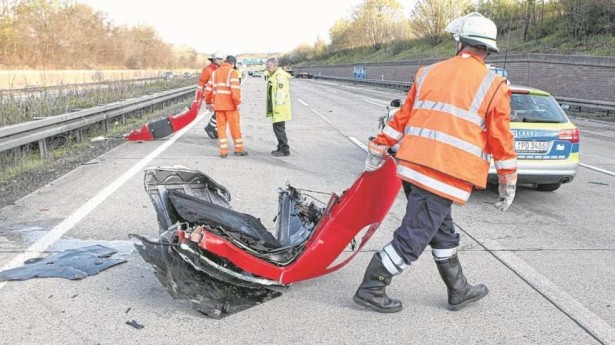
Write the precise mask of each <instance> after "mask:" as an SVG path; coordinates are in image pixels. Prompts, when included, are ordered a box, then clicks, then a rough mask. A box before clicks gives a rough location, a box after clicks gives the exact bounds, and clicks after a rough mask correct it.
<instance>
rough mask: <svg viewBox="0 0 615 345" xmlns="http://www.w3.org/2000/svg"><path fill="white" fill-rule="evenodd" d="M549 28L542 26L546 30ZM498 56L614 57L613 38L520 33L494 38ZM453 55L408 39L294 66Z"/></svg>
mask: <svg viewBox="0 0 615 345" xmlns="http://www.w3.org/2000/svg"><path fill="white" fill-rule="evenodd" d="M547 25H549V24H545V26H547ZM498 46H499V47H500V52H501V53H505V52H507V51H508V53H509V54H516V53H536V54H571V55H593V56H615V36H612V35H596V36H590V37H585V38H583V39H573V38H570V37H569V36H568V35H566V34H565V33H563V32H562V31H561V30H559V31H557V30H555V29H553V32H550V33H544V34H543V36H542V37H540V38H539V39H529V40H527V41H523V32H522V31H521V30H516V31H512V32H511V33H510V35H508V34H504V35H500V37H498ZM454 52H455V44H454V41H453V40H452V39H450V38H448V37H444V36H443V39H442V42H440V43H439V44H433V43H431V42H430V41H429V40H426V39H412V40H405V41H397V42H392V43H388V44H385V45H383V46H382V48H380V49H378V50H375V49H374V48H372V47H359V48H355V49H350V50H346V51H342V52H337V53H333V54H327V55H324V56H320V57H318V58H315V59H312V60H309V61H303V62H299V63H297V64H296V65H297V66H309V65H334V64H345V63H362V62H386V61H401V60H414V59H425V58H446V57H450V56H453V54H454Z"/></svg>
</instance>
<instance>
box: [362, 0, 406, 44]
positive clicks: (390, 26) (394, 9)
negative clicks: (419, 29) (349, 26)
mask: <svg viewBox="0 0 615 345" xmlns="http://www.w3.org/2000/svg"><path fill="white" fill-rule="evenodd" d="M352 19H353V22H354V23H353V27H354V28H356V29H358V30H359V32H360V33H361V34H362V36H363V37H364V38H365V39H366V40H367V43H369V44H370V45H371V46H372V47H373V48H374V49H376V50H378V49H380V47H381V46H382V45H383V44H385V43H388V42H391V41H392V40H394V39H395V38H399V37H400V36H401V35H404V33H403V28H404V26H403V22H404V21H405V18H404V16H403V13H402V11H401V5H400V4H399V2H398V1H396V0H365V1H364V2H363V3H362V4H360V5H359V6H358V7H357V8H356V9H355V10H354V12H353V15H352Z"/></svg>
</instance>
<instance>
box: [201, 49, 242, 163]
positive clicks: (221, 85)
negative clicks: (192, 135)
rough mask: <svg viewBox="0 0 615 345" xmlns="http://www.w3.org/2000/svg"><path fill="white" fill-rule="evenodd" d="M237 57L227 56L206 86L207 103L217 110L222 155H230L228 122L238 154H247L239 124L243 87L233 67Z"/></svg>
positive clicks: (236, 153)
mask: <svg viewBox="0 0 615 345" xmlns="http://www.w3.org/2000/svg"><path fill="white" fill-rule="evenodd" d="M235 63H237V58H235V57H234V56H232V55H229V56H227V57H226V59H225V60H224V62H223V63H222V64H221V65H220V68H218V69H217V70H215V71H214V72H213V74H212V75H211V78H210V80H209V81H208V82H207V85H206V87H205V104H206V105H207V107H208V108H209V107H211V108H213V110H214V111H215V112H216V121H217V123H218V140H219V142H220V157H222V158H226V157H227V156H228V141H227V139H226V124H227V123H228V124H229V127H230V129H231V136H232V137H233V142H234V146H235V152H234V154H235V155H236V156H247V155H248V152H247V151H245V150H244V148H243V139H242V137H241V128H240V125H239V109H240V108H241V88H240V86H239V77H238V75H237V70H236V69H234V68H233V66H235Z"/></svg>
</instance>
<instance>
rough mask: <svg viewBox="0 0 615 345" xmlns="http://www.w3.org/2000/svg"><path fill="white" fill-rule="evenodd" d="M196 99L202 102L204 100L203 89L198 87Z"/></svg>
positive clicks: (195, 94) (195, 93)
mask: <svg viewBox="0 0 615 345" xmlns="http://www.w3.org/2000/svg"><path fill="white" fill-rule="evenodd" d="M194 100H195V101H197V102H199V103H200V102H201V101H202V100H203V90H202V89H199V88H197V89H196V91H195V92H194Z"/></svg>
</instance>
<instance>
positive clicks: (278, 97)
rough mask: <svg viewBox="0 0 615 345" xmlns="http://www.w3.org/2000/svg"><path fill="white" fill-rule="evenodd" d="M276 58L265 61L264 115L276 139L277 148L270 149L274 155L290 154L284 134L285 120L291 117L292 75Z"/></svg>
mask: <svg viewBox="0 0 615 345" xmlns="http://www.w3.org/2000/svg"><path fill="white" fill-rule="evenodd" d="M278 65H279V62H278V59H277V58H269V59H267V61H266V62H265V66H266V68H267V71H266V72H265V79H266V80H267V97H266V100H267V101H266V106H267V111H266V116H267V117H268V118H269V119H271V121H272V122H273V133H274V134H275V137H276V139H277V140H278V147H277V149H275V150H273V151H271V154H272V155H274V156H276V157H284V156H290V146H289V145H288V137H287V136H286V122H287V121H290V120H291V119H292V109H291V106H290V79H291V78H292V76H291V75H290V74H288V73H287V72H286V71H284V70H283V69H282V68H280V67H278Z"/></svg>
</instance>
